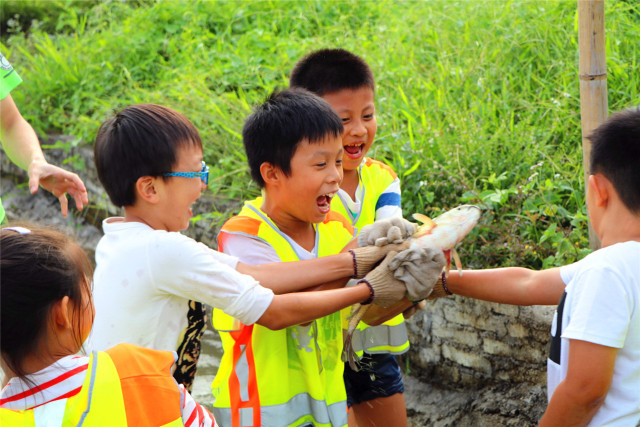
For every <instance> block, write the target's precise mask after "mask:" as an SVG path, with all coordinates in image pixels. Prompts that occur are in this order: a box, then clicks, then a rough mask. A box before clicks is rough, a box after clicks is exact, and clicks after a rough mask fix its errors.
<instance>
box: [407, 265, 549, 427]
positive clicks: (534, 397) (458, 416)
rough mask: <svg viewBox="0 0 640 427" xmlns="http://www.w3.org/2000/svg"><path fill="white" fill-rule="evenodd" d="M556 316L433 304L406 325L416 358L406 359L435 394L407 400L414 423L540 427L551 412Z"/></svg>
mask: <svg viewBox="0 0 640 427" xmlns="http://www.w3.org/2000/svg"><path fill="white" fill-rule="evenodd" d="M451 274H457V273H456V272H452V273H451ZM553 311H554V307H540V306H536V307H518V306H512V305H504V304H496V303H489V302H484V301H477V300H473V299H470V298H465V297H461V296H452V297H448V298H440V299H439V300H436V301H432V302H429V303H428V305H427V308H426V309H425V310H424V311H423V312H418V313H417V314H416V315H415V316H414V317H413V318H412V319H410V320H409V321H408V322H407V328H408V331H409V336H410V340H411V350H410V351H409V352H408V353H407V354H406V355H405V356H404V357H403V363H404V366H406V367H407V368H408V370H409V372H410V375H411V376H412V377H414V378H415V379H417V380H419V381H420V382H421V383H422V384H429V385H430V386H431V387H430V388H429V389H428V390H420V387H417V390H416V391H412V392H408V393H407V395H408V398H407V403H408V408H409V409H410V411H412V412H413V418H414V419H416V418H419V419H420V420H421V423H424V424H421V423H418V424H415V425H450V424H449V422H453V420H456V422H455V424H456V425H478V424H479V425H512V424H511V423H515V424H513V425H536V423H537V421H538V420H539V418H540V416H541V415H542V413H543V412H544V408H545V407H546V355H547V352H548V346H549V339H550V323H551V320H552V318H553ZM408 383H409V382H408ZM409 386H411V383H409ZM418 386H419V384H418ZM424 393H427V394H433V396H432V398H431V400H429V399H427V401H424V399H425V396H424V395H423V394H424ZM452 400H453V401H454V402H457V403H456V404H455V405H453V404H452V402H451V401H452ZM429 401H432V403H431V404H428V403H427V402H429ZM452 406H455V408H453V407H452ZM452 417H453V418H452ZM447 420H448V421H447ZM482 420H484V421H482ZM498 420H500V422H498Z"/></svg>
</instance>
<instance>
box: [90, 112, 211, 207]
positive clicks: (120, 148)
mask: <svg viewBox="0 0 640 427" xmlns="http://www.w3.org/2000/svg"><path fill="white" fill-rule="evenodd" d="M186 146H195V147H200V148H202V140H201V138H200V134H199V133H198V130H197V129H196V128H195V126H194V125H193V123H191V122H190V121H189V120H188V119H187V118H186V117H185V116H184V115H182V114H180V113H179V112H177V111H175V110H172V109H171V108H168V107H163V106H161V105H155V104H137V105H131V106H129V107H126V108H125V109H124V110H122V111H120V112H119V113H116V114H115V116H114V117H112V118H110V119H108V120H106V121H105V122H104V123H103V124H102V126H100V129H99V130H98V135H97V137H96V143H95V146H94V155H95V156H94V160H95V164H96V169H97V171H98V178H99V179H100V182H101V183H102V186H103V187H104V189H105V190H106V192H107V194H108V195H109V198H110V199H111V201H112V202H113V204H115V205H116V206H119V207H122V206H131V205H133V204H134V203H135V201H136V193H135V184H136V182H137V181H138V179H139V178H140V177H143V176H161V175H162V174H163V173H165V172H171V168H172V166H174V165H175V164H176V162H177V151H178V148H180V147H186Z"/></svg>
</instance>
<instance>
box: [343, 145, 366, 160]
mask: <svg viewBox="0 0 640 427" xmlns="http://www.w3.org/2000/svg"><path fill="white" fill-rule="evenodd" d="M363 151H364V143H362V144H349V145H345V146H344V152H345V153H346V154H347V156H349V157H350V158H352V159H358V158H360V157H361V156H362V152H363Z"/></svg>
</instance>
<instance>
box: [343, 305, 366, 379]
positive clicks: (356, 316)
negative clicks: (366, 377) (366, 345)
mask: <svg viewBox="0 0 640 427" xmlns="http://www.w3.org/2000/svg"><path fill="white" fill-rule="evenodd" d="M367 309H368V307H364V306H362V305H360V304H358V305H356V306H354V308H353V310H352V312H351V320H350V321H349V329H348V330H347V336H346V337H345V339H344V346H343V349H342V361H343V362H349V367H351V369H352V370H353V371H354V372H358V371H359V370H360V358H359V357H358V355H357V354H356V352H355V351H354V350H353V345H352V340H353V333H354V332H355V330H356V327H357V326H358V323H359V322H360V319H362V317H363V316H364V313H365V312H366V311H367Z"/></svg>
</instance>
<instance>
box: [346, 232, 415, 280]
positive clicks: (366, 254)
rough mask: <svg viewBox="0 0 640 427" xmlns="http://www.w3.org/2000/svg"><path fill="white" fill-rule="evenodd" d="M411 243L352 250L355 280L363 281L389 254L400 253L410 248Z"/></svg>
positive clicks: (405, 242)
mask: <svg viewBox="0 0 640 427" xmlns="http://www.w3.org/2000/svg"><path fill="white" fill-rule="evenodd" d="M409 244H410V243H409V242H408V241H404V242H402V243H398V244H391V245H384V246H365V247H363V248H355V249H350V250H349V252H351V255H352V256H353V276H352V277H353V278H354V279H362V278H363V277H364V276H365V275H366V274H367V273H368V272H369V271H371V269H372V268H373V267H375V265H376V264H377V263H378V262H380V261H381V260H382V259H383V258H384V257H385V256H386V255H387V254H388V253H389V252H391V251H395V252H400V251H404V250H405V249H408V248H409Z"/></svg>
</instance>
